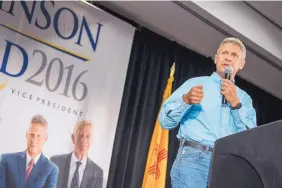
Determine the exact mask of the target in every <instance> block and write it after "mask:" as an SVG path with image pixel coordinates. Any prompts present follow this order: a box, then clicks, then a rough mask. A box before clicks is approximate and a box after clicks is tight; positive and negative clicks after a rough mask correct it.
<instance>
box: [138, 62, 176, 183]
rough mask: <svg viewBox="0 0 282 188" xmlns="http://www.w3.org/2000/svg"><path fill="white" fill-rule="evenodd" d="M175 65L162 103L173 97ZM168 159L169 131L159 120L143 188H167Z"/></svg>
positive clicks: (150, 150) (151, 146)
mask: <svg viewBox="0 0 282 188" xmlns="http://www.w3.org/2000/svg"><path fill="white" fill-rule="evenodd" d="M174 71H175V64H174V63H173V65H172V67H171V69H170V77H169V79H168V81H167V85H166V88H165V92H164V95H163V100H162V103H163V102H164V101H165V100H166V99H167V98H168V97H169V96H170V95H171V90H172V82H173V80H174ZM167 157H168V130H165V129H162V128H161V125H160V123H159V120H158V118H157V121H156V124H155V128H154V133H153V136H152V140H151V144H150V149H149V153H148V158H147V163H146V169H145V173H144V177H143V184H142V188H165V180H166V171H167V170H166V168H167Z"/></svg>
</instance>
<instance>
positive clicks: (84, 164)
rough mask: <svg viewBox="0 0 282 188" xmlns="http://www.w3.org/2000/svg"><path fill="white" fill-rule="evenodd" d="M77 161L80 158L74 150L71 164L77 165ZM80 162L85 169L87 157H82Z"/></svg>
mask: <svg viewBox="0 0 282 188" xmlns="http://www.w3.org/2000/svg"><path fill="white" fill-rule="evenodd" d="M77 161H80V160H79V159H78V158H77V157H76V156H75V154H74V152H72V155H71V165H76V162H77ZM80 162H81V163H82V167H83V169H84V168H85V166H86V163H87V157H85V158H84V159H82V160H81V161H80Z"/></svg>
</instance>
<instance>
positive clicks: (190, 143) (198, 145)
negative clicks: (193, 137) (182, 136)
mask: <svg viewBox="0 0 282 188" xmlns="http://www.w3.org/2000/svg"><path fill="white" fill-rule="evenodd" d="M183 146H190V147H192V148H197V149H201V150H203V151H211V152H212V151H213V148H211V147H209V146H205V145H202V144H200V143H197V142H192V141H187V140H184V143H183Z"/></svg>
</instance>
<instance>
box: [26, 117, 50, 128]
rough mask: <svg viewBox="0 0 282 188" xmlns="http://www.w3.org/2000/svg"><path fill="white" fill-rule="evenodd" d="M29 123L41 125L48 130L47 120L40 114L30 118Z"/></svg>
mask: <svg viewBox="0 0 282 188" xmlns="http://www.w3.org/2000/svg"><path fill="white" fill-rule="evenodd" d="M30 123H37V124H40V125H43V126H44V128H46V129H47V128H48V123H47V120H46V119H45V118H44V117H43V116H42V115H40V114H36V115H34V116H32V118H31V121H30Z"/></svg>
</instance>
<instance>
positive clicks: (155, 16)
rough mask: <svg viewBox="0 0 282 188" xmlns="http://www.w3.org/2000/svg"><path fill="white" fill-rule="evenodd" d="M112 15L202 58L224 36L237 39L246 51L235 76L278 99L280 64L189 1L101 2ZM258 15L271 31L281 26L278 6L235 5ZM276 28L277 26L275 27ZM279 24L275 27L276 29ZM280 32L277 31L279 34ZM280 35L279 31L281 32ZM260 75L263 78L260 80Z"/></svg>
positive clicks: (280, 4)
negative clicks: (187, 49)
mask: <svg viewBox="0 0 282 188" xmlns="http://www.w3.org/2000/svg"><path fill="white" fill-rule="evenodd" d="M99 3H100V4H102V5H103V6H105V7H107V8H109V9H111V10H112V11H114V12H116V13H118V14H120V15H122V16H124V17H126V18H128V19H130V20H133V21H135V22H136V23H138V24H140V25H141V26H145V27H147V28H149V29H151V30H153V31H154V32H156V33H158V34H160V35H163V36H165V37H166V38H168V39H170V40H172V41H176V42H177V43H179V44H181V45H183V46H185V47H187V48H189V49H192V50H194V51H196V52H198V53H200V54H202V55H205V56H208V57H213V56H214V53H215V52H216V50H217V48H218V45H219V43H220V42H221V41H222V40H223V39H224V38H225V37H227V35H232V36H237V37H239V38H240V39H242V41H243V42H244V43H245V44H246V46H247V48H248V55H247V63H246V66H245V68H244V69H243V71H242V72H240V74H239V76H241V77H242V78H244V79H246V80H247V81H249V82H251V83H253V84H255V85H257V86H258V87H260V88H262V89H263V90H265V91H267V92H269V93H271V94H272V95H274V96H276V97H278V98H280V99H282V85H281V84H280V82H279V81H278V80H282V61H281V59H279V58H277V56H275V55H273V54H272V53H271V52H270V51H269V50H268V49H264V48H263V47H262V46H260V45H258V44H256V43H255V42H254V41H252V40H250V38H248V37H247V36H245V35H243V34H242V32H240V31H238V30H235V29H233V28H232V27H230V26H228V25H227V24H225V23H223V22H222V21H221V20H219V19H217V18H215V16H213V15H212V14H210V13H209V12H207V11H206V10H204V9H203V8H201V7H200V6H198V5H197V4H196V3H193V2H190V1H183V2H178V1H161V2H160V1H103V2H99ZM239 3H242V4H244V6H248V7H251V8H252V10H254V11H256V12H259V14H260V16H261V18H262V19H266V20H268V22H270V23H271V24H272V25H274V27H276V28H277V27H278V28H279V27H280V26H281V25H282V18H281V16H282V11H281V12H280V8H279V7H282V2H247V3H246V2H239ZM275 24H277V25H275ZM278 24H279V25H278ZM279 32H280V30H279ZM281 34H282V31H281ZM262 75H264V76H262Z"/></svg>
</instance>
